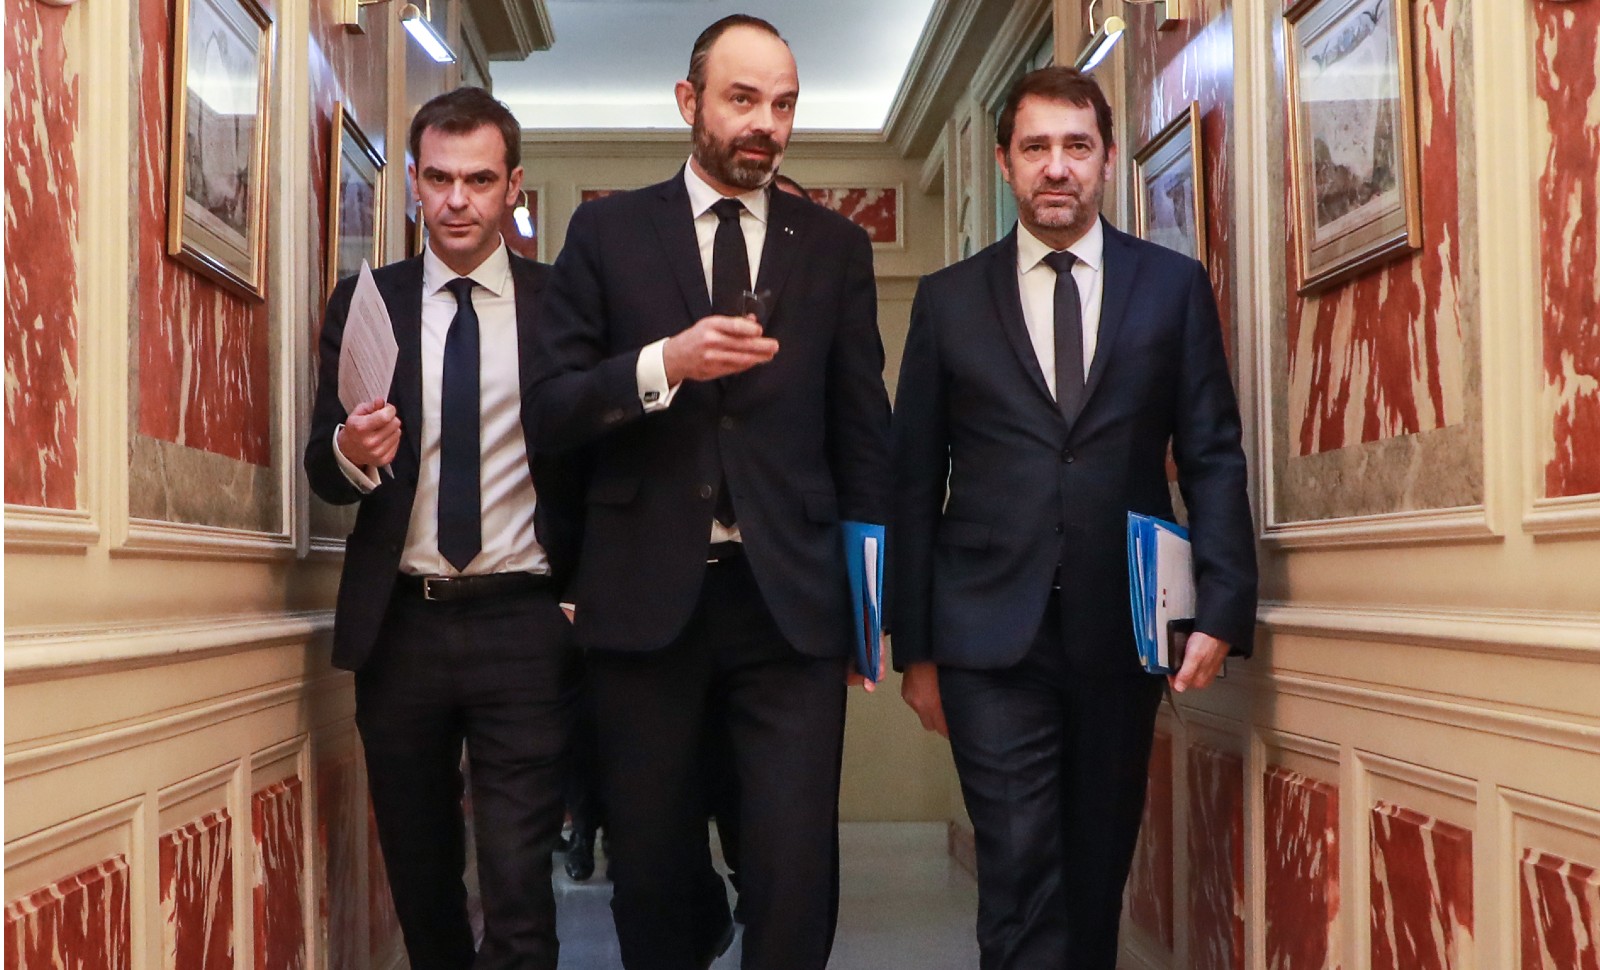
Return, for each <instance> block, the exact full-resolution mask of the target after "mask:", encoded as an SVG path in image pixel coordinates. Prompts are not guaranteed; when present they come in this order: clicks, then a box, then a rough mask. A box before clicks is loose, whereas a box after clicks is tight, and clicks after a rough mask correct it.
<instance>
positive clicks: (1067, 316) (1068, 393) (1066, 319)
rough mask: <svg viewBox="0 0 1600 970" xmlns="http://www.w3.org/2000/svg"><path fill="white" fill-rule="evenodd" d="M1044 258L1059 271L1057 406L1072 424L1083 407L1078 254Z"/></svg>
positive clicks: (1057, 295) (1056, 303)
mask: <svg viewBox="0 0 1600 970" xmlns="http://www.w3.org/2000/svg"><path fill="white" fill-rule="evenodd" d="M1044 261H1045V262H1046V263H1049V264H1050V268H1051V269H1053V270H1055V271H1056V296H1055V331H1056V406H1057V407H1059V408H1060V409H1061V416H1062V417H1063V418H1065V419H1066V421H1067V424H1068V425H1069V426H1070V425H1071V424H1072V422H1073V421H1075V420H1077V417H1078V409H1079V408H1081V407H1083V306H1082V304H1080V303H1079V302H1078V282H1077V281H1076V280H1074V279H1073V278H1072V264H1074V263H1076V262H1077V261H1078V257H1076V256H1074V255H1072V253H1071V252H1069V251H1067V250H1062V251H1061V252H1059V253H1050V254H1049V255H1047V256H1045V258H1044Z"/></svg>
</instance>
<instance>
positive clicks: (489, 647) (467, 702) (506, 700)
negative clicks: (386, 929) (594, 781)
mask: <svg viewBox="0 0 1600 970" xmlns="http://www.w3.org/2000/svg"><path fill="white" fill-rule="evenodd" d="M378 643H379V646H378V649H377V651H376V652H375V653H374V654H373V657H372V659H371V660H369V661H368V662H367V663H366V665H364V666H363V667H362V668H361V669H360V670H359V671H358V672H357V673H356V725H357V727H358V728H359V729H360V732H361V742H362V745H363V746H364V747H365V749H366V758H367V779H368V784H369V787H370V788H371V790H372V808H373V817H374V819H375V820H376V821H377V826H378V839H379V842H380V844H381V845H382V847H383V857H384V864H385V866H386V868H387V869H388V872H389V888H390V890H391V892H392V894H393V896H394V903H395V911H396V913H397V915H398V916H399V918H400V928H401V930H402V931H403V933H404V935H405V942H406V952H407V953H408V955H409V956H410V959H411V966H412V967H413V968H414V970H436V968H438V970H457V968H467V967H475V968H478V970H485V968H496V970H498V968H502V967H517V968H529V970H554V968H555V966H556V957H557V942H556V920H555V898H554V894H553V892H552V890H551V884H550V854H551V852H552V851H553V850H554V849H555V846H556V843H557V841H558V839H559V838H560V834H561V815H562V812H561V777H562V771H563V767H564V766H563V758H564V752H565V748H566V743H567V736H568V732H569V730H570V720H571V714H572V708H573V704H574V700H575V691H576V686H577V667H576V658H577V653H576V650H575V648H574V647H573V646H572V643H571V633H570V630H569V626H568V623H567V621H566V618H565V617H564V616H563V615H562V614H561V610H560V608H559V607H558V606H557V604H556V602H555V598H554V596H553V595H552V594H551V593H550V592H549V591H547V590H538V591H534V592H531V593H527V592H524V593H517V594H511V595H507V596H499V597H486V598H481V599H473V600H467V601H463V602H459V603H435V602H427V601H424V600H422V599H421V598H420V597H418V596H416V594H412V593H407V592H405V591H404V590H403V589H396V591H395V594H394V600H393V601H392V602H391V604H390V607H389V613H388V616H387V617H386V618H385V620H384V625H383V629H382V631H381V633H380V635H379V641H378ZM463 742H465V744H466V751H467V761H468V765H469V771H470V774H471V779H472V796H471V807H472V814H473V825H474V835H475V838H476V841H477V849H478V853H477V854H478V884H479V887H480V889H481V892H482V898H483V921H484V938H483V945H482V947H481V948H479V949H478V952H477V954H476V956H474V953H473V938H472V929H471V926H470V924H469V923H468V920H467V905H466V904H467V891H466V886H465V884H464V883H463V881H462V877H463V873H464V870H465V866H466V846H465V826H464V818H463V812H462V801H461V797H462V794H463V780H462V775H461V751H462V743H463Z"/></svg>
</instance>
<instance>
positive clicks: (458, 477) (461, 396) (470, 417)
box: [439, 276, 483, 570]
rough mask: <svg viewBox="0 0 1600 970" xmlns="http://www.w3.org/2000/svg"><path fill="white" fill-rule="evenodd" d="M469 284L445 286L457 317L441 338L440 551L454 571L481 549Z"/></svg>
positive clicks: (474, 319) (474, 317) (474, 333)
mask: <svg viewBox="0 0 1600 970" xmlns="http://www.w3.org/2000/svg"><path fill="white" fill-rule="evenodd" d="M472 285H473V284H472V280H470V279H468V278H466V277H464V276H463V277H460V278H458V279H453V280H451V281H450V282H448V283H446V284H445V289H447V290H449V291H450V292H451V293H452V294H453V295H454V296H455V298H456V316H455V319H454V320H452V321H450V332H449V333H448V334H447V335H446V336H445V338H444V378H443V381H442V386H441V388H440V395H439V553H440V554H441V555H443V556H444V558H445V559H446V560H447V561H448V562H449V563H450V565H452V566H454V567H456V569H458V570H465V569H466V568H467V564H468V563H470V562H472V559H473V557H474V556H476V555H477V554H478V551H479V550H480V549H482V548H483V523H482V521H481V518H480V509H481V508H482V492H481V488H480V485H479V469H478V466H479V464H480V463H481V461H482V457H481V456H482V451H483V448H482V445H481V444H480V443H479V441H478V425H479V422H480V421H481V412H480V410H479V406H478V314H477V311H475V310H473V309H472Z"/></svg>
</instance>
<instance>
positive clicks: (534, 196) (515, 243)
mask: <svg viewBox="0 0 1600 970" xmlns="http://www.w3.org/2000/svg"><path fill="white" fill-rule="evenodd" d="M525 197H526V200H527V204H528V228H529V229H532V230H533V232H532V234H531V235H527V236H524V235H523V234H522V230H521V229H519V228H517V220H516V219H515V218H513V216H514V213H515V210H508V211H507V212H506V217H505V218H504V219H502V220H501V221H500V235H501V236H502V237H503V238H504V239H505V241H506V248H507V249H509V250H511V251H512V252H514V253H516V254H517V255H518V256H526V257H527V258H528V259H538V258H539V191H538V190H537V189H529V190H528V191H527V193H526V196H525Z"/></svg>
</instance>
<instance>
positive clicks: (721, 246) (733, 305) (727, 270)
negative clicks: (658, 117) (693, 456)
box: [711, 199, 750, 526]
mask: <svg viewBox="0 0 1600 970" xmlns="http://www.w3.org/2000/svg"><path fill="white" fill-rule="evenodd" d="M711 211H712V212H715V213H716V214H717V234H716V235H715V236H713V237H712V239H711V309H712V312H714V313H725V314H727V315H729V316H734V317H736V316H739V315H740V314H742V313H743V312H744V294H745V292H746V291H748V290H749V289H750V250H749V249H746V248H745V244H744V230H743V229H742V228H740V226H739V214H740V213H742V212H743V211H744V203H743V202H740V201H739V200H738V199H718V200H717V201H716V202H715V203H713V204H712V206H711ZM712 514H713V515H714V516H715V517H716V520H717V522H719V523H720V524H722V525H724V526H732V525H733V523H734V521H735V518H734V510H733V495H732V494H731V493H730V491H729V489H728V475H727V473H726V472H724V473H723V475H722V481H721V482H720V483H718V487H717V504H716V507H715V509H714V510H713V512H712Z"/></svg>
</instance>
